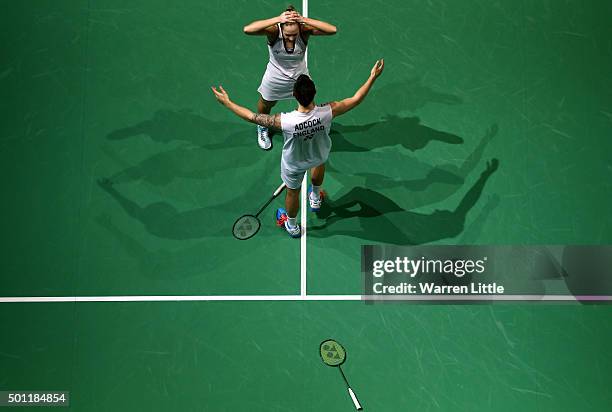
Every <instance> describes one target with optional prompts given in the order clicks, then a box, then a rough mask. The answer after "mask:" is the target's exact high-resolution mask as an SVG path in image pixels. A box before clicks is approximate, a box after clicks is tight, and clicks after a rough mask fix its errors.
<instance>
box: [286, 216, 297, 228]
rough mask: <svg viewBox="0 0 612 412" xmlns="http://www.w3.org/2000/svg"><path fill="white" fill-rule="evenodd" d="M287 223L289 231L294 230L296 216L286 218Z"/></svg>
mask: <svg viewBox="0 0 612 412" xmlns="http://www.w3.org/2000/svg"><path fill="white" fill-rule="evenodd" d="M287 223H289V227H290V228H291V229H293V228H295V227H296V226H297V216H296V217H289V216H287Z"/></svg>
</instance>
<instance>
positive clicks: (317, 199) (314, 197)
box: [308, 163, 325, 212]
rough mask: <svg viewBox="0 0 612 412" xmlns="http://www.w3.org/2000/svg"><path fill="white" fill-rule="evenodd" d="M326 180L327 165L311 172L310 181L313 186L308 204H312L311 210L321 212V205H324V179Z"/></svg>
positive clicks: (315, 168)
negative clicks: (322, 189) (322, 187)
mask: <svg viewBox="0 0 612 412" xmlns="http://www.w3.org/2000/svg"><path fill="white" fill-rule="evenodd" d="M324 178H325V163H323V164H322V165H319V166H317V167H313V168H312V169H311V170H310V181H311V183H312V186H311V188H310V190H309V191H308V202H309V203H310V210H311V211H313V212H318V211H319V210H321V203H323V192H322V191H321V186H322V185H323V179H324Z"/></svg>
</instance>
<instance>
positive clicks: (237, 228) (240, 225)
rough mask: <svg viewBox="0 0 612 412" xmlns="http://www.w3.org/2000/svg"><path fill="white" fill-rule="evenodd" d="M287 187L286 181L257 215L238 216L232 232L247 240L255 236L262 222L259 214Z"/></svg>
mask: <svg viewBox="0 0 612 412" xmlns="http://www.w3.org/2000/svg"><path fill="white" fill-rule="evenodd" d="M285 187H287V186H286V185H285V183H282V184H281V185H280V186H279V187H278V188H277V189H276V190H275V191H274V193H273V194H272V197H271V198H270V199H268V201H267V202H266V204H265V205H263V206H262V207H261V208H260V209H259V212H257V213H256V214H255V215H242V216H240V217H239V218H238V220H236V221H235V222H234V227H232V234H233V235H234V237H235V238H236V239H239V240H247V239H250V238H252V237H253V236H255V235H256V234H257V232H259V228H260V227H261V222H260V221H259V217H258V216H259V215H260V214H261V212H263V211H264V209H265V208H266V207H268V205H269V204H270V203H272V201H273V200H274V199H276V198H277V197H278V195H280V194H281V192H282V191H283V190H285Z"/></svg>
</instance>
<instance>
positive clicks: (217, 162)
mask: <svg viewBox="0 0 612 412" xmlns="http://www.w3.org/2000/svg"><path fill="white" fill-rule="evenodd" d="M244 140H245V141H246V139H244ZM250 143H251V144H247V145H242V147H238V146H235V147H225V146H223V145H219V147H218V148H214V149H211V148H210V147H198V146H190V145H184V146H180V147H178V148H175V149H171V150H167V151H164V152H160V153H156V154H154V155H152V156H150V157H148V158H146V159H144V160H142V161H140V162H138V163H137V164H135V165H131V164H130V163H129V162H128V161H127V160H125V159H124V158H123V157H122V156H121V155H120V154H119V153H118V152H117V151H116V150H114V149H113V148H111V147H109V146H108V145H105V146H103V147H102V151H103V152H104V153H105V154H106V155H107V156H108V157H109V158H110V159H111V160H113V161H114V162H115V163H116V164H117V165H118V166H119V167H121V170H119V171H118V172H116V173H114V174H113V175H111V176H110V180H111V181H112V182H113V183H129V182H133V181H145V182H147V183H149V184H152V185H154V186H167V185H168V184H170V183H172V182H173V181H174V180H175V179H177V178H182V179H197V180H205V179H210V178H213V177H215V175H216V174H218V173H220V172H223V171H226V170H232V169H236V168H238V167H248V166H252V165H254V164H256V163H257V162H260V161H261V160H262V157H263V156H264V154H265V153H260V151H257V150H256V149H255V148H254V145H253V139H252V140H250Z"/></svg>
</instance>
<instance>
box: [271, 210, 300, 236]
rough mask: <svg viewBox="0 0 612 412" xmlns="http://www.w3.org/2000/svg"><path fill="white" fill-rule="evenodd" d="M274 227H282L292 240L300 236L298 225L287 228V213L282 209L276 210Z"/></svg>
mask: <svg viewBox="0 0 612 412" xmlns="http://www.w3.org/2000/svg"><path fill="white" fill-rule="evenodd" d="M276 225H277V226H278V227H284V228H285V230H286V231H287V233H289V236H291V237H292V238H299V237H300V236H301V235H302V231H301V230H300V225H299V224H298V225H297V226H295V227H291V226H289V216H287V211H286V210H285V209H283V208H282V207H280V208H278V209H276Z"/></svg>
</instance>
